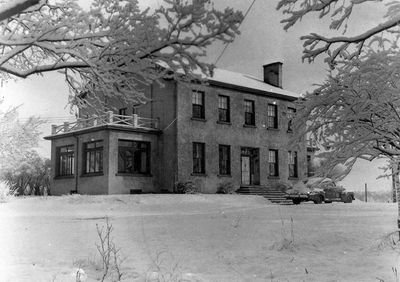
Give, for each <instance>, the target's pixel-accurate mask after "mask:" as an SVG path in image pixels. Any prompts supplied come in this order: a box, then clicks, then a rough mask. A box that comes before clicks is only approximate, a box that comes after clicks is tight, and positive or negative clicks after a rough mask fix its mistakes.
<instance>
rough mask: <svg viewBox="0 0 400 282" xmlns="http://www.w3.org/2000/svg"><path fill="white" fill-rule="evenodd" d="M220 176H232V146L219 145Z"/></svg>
mask: <svg viewBox="0 0 400 282" xmlns="http://www.w3.org/2000/svg"><path fill="white" fill-rule="evenodd" d="M218 149H219V150H218V151H219V174H220V175H230V174H231V146H229V145H219V148H218Z"/></svg>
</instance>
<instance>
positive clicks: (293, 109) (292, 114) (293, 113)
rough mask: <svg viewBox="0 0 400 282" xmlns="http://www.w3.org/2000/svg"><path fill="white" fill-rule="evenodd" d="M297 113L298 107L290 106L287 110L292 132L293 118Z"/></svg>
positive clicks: (289, 127) (289, 129)
mask: <svg viewBox="0 0 400 282" xmlns="http://www.w3.org/2000/svg"><path fill="white" fill-rule="evenodd" d="M295 114H296V109H295V108H288V111H287V119H288V129H287V131H288V132H292V131H293V127H292V126H293V118H294V115H295Z"/></svg>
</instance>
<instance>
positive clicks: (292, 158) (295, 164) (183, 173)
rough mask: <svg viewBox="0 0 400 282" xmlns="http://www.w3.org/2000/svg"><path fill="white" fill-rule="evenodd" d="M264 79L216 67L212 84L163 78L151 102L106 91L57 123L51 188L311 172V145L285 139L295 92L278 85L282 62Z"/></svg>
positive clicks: (255, 179) (282, 179) (278, 178)
mask: <svg viewBox="0 0 400 282" xmlns="http://www.w3.org/2000/svg"><path fill="white" fill-rule="evenodd" d="M263 68H264V78H263V79H262V80H260V79H257V78H255V77H252V76H248V75H244V74H240V73H235V72H230V71H226V70H222V69H215V70H214V73H213V76H212V77H209V78H208V79H207V82H208V83H207V84H195V83H192V84H190V83H184V82H180V81H175V80H172V79H171V80H165V81H163V85H159V84H157V83H154V84H152V85H150V86H148V87H147V89H146V94H147V95H148V98H149V102H148V103H146V104H143V105H125V104H123V103H120V102H118V101H109V102H108V103H112V104H113V108H114V109H118V110H114V111H109V108H111V107H109V106H110V105H106V104H105V105H103V106H104V109H101V110H103V111H104V112H105V114H104V115H101V116H94V115H92V114H90V109H84V110H82V111H81V112H80V117H81V119H78V120H77V122H75V123H65V124H63V125H61V126H53V129H52V135H51V136H47V137H45V139H47V140H51V148H52V149H51V160H52V194H53V195H60V194H67V193H70V192H77V193H81V194H124V193H136V192H161V191H166V190H168V191H171V192H172V191H173V190H174V186H175V183H177V182H178V181H192V182H194V183H195V185H196V186H197V187H198V188H199V189H200V191H201V192H203V193H215V192H216V191H217V188H218V185H220V184H221V183H223V182H227V181H228V182H231V183H232V184H233V185H234V186H235V187H237V188H240V187H248V186H260V187H264V188H263V189H272V188H273V187H274V186H276V185H277V184H279V183H290V182H294V181H299V180H301V179H302V178H304V177H306V176H307V146H306V143H305V142H304V143H299V144H297V146H295V147H292V146H291V147H289V138H290V136H291V135H292V134H293V133H292V132H293V130H295V129H294V128H292V124H291V120H292V117H293V115H294V113H295V111H296V109H295V105H294V103H293V102H294V101H295V100H296V99H297V98H298V95H297V94H295V93H292V92H289V91H286V90H283V89H282V63H280V62H277V63H273V64H268V65H265V66H264V67H263Z"/></svg>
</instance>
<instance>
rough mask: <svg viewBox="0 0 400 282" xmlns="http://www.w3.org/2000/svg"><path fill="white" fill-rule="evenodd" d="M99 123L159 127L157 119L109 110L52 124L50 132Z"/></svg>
mask: <svg viewBox="0 0 400 282" xmlns="http://www.w3.org/2000/svg"><path fill="white" fill-rule="evenodd" d="M100 125H118V126H123V127H130V128H143V129H159V120H158V119H151V118H143V117H139V116H138V115H137V114H134V115H132V116H124V115H116V114H114V113H113V112H111V111H109V112H107V113H106V114H104V115H101V116H96V115H94V116H93V117H91V118H88V119H80V118H78V119H77V120H76V121H75V122H64V124H62V125H52V126H51V134H52V135H56V134H61V133H68V132H72V131H77V130H81V129H85V128H91V127H96V126H100Z"/></svg>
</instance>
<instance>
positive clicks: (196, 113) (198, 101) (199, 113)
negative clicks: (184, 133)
mask: <svg viewBox="0 0 400 282" xmlns="http://www.w3.org/2000/svg"><path fill="white" fill-rule="evenodd" d="M192 117H193V118H200V119H204V118H205V111H204V92H202V91H195V90H193V91H192Z"/></svg>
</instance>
